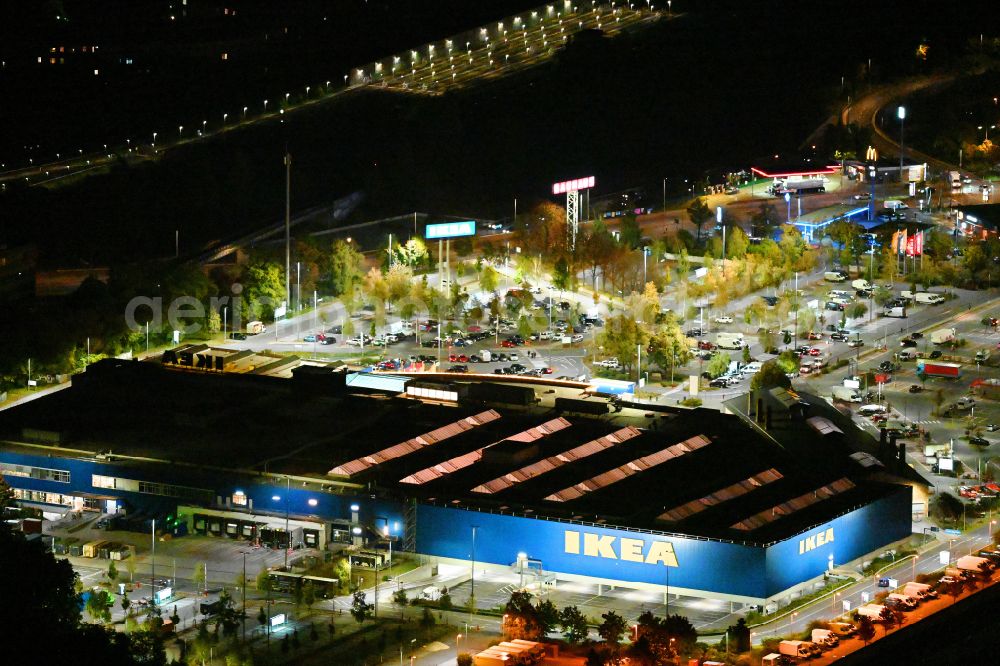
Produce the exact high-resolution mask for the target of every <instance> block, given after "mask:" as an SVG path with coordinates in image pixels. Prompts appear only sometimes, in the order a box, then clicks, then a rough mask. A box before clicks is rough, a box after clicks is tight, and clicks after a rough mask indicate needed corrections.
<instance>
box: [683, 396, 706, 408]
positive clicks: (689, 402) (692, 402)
mask: <svg viewBox="0 0 1000 666" xmlns="http://www.w3.org/2000/svg"><path fill="white" fill-rule="evenodd" d="M701 404H702V403H701V398H695V397H688V398H684V399H683V400H681V405H683V406H684V407H701Z"/></svg>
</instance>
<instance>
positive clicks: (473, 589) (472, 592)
mask: <svg viewBox="0 0 1000 666" xmlns="http://www.w3.org/2000/svg"><path fill="white" fill-rule="evenodd" d="M439 335H440V334H439ZM478 529H479V525H473V526H472V579H471V581H472V585H471V587H470V592H469V615H470V616H471V615H472V611H473V610H474V609H473V604H475V603H476V530H478Z"/></svg>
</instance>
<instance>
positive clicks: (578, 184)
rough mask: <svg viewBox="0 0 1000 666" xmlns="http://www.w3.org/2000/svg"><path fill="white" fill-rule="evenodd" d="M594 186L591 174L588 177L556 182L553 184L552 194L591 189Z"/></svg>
mask: <svg viewBox="0 0 1000 666" xmlns="http://www.w3.org/2000/svg"><path fill="white" fill-rule="evenodd" d="M593 186H594V177H593V176H589V177H587V178H577V179H576V180H567V181H563V182H561V183H555V184H554V185H553V186H552V194H566V193H567V192H574V191H576V190H586V189H590V188H591V187H593Z"/></svg>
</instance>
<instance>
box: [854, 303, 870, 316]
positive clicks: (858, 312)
mask: <svg viewBox="0 0 1000 666" xmlns="http://www.w3.org/2000/svg"><path fill="white" fill-rule="evenodd" d="M866 312H868V306H867V305H865V304H864V303H862V302H861V301H858V302H857V303H854V304H853V305H851V319H861V318H862V317H864V316H865V313H866Z"/></svg>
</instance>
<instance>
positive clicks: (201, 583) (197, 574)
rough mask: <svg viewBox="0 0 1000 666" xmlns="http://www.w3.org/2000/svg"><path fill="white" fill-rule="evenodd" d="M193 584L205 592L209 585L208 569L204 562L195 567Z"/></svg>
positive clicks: (192, 578)
mask: <svg viewBox="0 0 1000 666" xmlns="http://www.w3.org/2000/svg"><path fill="white" fill-rule="evenodd" d="M191 582H193V583H194V584H195V586H197V587H200V588H202V589H203V590H204V589H205V586H206V584H207V583H208V568H207V565H206V564H205V563H204V562H199V563H198V564H196V565H194V573H192V574H191Z"/></svg>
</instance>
